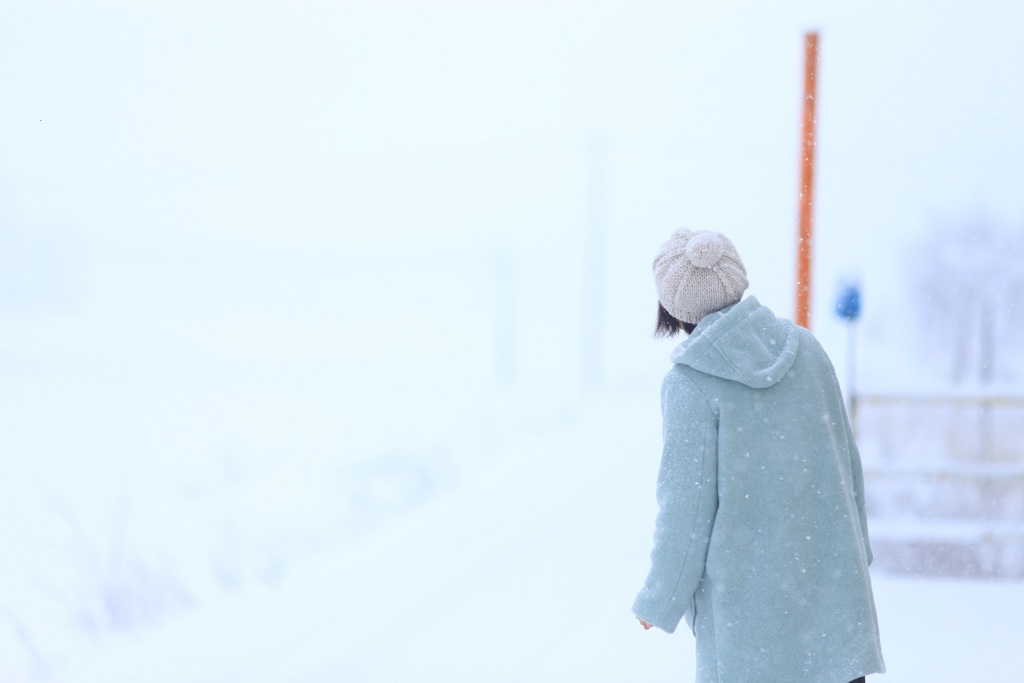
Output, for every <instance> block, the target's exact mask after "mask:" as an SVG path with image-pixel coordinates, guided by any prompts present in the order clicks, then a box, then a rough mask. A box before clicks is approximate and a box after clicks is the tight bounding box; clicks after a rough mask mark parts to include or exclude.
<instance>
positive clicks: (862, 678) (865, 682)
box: [850, 676, 867, 683]
mask: <svg viewBox="0 0 1024 683" xmlns="http://www.w3.org/2000/svg"><path fill="white" fill-rule="evenodd" d="M850 683H867V681H865V680H864V677H863V676H861V677H860V678H858V679H857V680H854V681H850Z"/></svg>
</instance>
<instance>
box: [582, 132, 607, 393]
mask: <svg viewBox="0 0 1024 683" xmlns="http://www.w3.org/2000/svg"><path fill="white" fill-rule="evenodd" d="M584 216H585V218H584V234H583V309H582V312H583V321H582V325H581V331H582V338H581V342H582V346H581V353H580V363H581V365H580V378H581V385H582V387H583V388H584V389H586V390H589V391H596V390H598V389H600V388H601V386H602V385H603V384H604V352H605V320H604V318H605V280H606V276H605V254H606V251H607V246H606V242H607V233H608V143H607V141H606V140H605V139H604V138H603V137H595V138H593V139H591V140H590V143H589V145H588V148H587V187H586V206H585V214H584Z"/></svg>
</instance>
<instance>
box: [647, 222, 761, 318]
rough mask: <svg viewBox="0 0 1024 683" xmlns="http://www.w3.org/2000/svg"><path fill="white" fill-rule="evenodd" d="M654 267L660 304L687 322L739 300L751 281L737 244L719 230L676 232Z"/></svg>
mask: <svg viewBox="0 0 1024 683" xmlns="http://www.w3.org/2000/svg"><path fill="white" fill-rule="evenodd" d="M653 269H654V282H655V286H656V287H657V290H658V300H659V301H660V302H661V305H662V306H664V307H665V310H666V311H668V312H669V313H670V314H671V315H672V317H674V318H676V319H677V320H681V321H682V322H686V323H697V322H700V319H701V318H703V317H704V316H705V315H707V314H708V313H714V312H715V311H718V310H721V309H723V308H725V307H726V306H729V305H731V304H734V303H736V302H737V301H739V300H740V299H741V298H742V297H743V292H744V291H745V290H746V289H747V286H748V284H749V283H748V282H747V271H746V269H745V268H744V267H743V262H742V261H741V260H740V255H739V253H738V252H737V251H736V247H735V246H734V245H733V243H732V242H731V241H729V238H728V237H726V236H725V235H721V234H719V233H717V232H704V231H701V232H694V231H691V230H679V231H677V232H675V233H674V234H673V235H672V237H671V238H670V239H669V240H668V242H666V243H665V244H664V245H663V246H662V247H661V249H660V250H659V251H658V255H657V256H656V257H655V259H654V265H653Z"/></svg>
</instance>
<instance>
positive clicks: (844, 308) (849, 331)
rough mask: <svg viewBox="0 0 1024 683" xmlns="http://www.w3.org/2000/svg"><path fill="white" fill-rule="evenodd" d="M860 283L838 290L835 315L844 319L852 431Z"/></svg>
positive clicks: (847, 401) (847, 385) (855, 389)
mask: <svg viewBox="0 0 1024 683" xmlns="http://www.w3.org/2000/svg"><path fill="white" fill-rule="evenodd" d="M860 309H861V295H860V285H859V284H857V283H856V282H850V283H848V284H846V285H845V286H844V287H842V288H841V289H840V290H839V298H838V299H836V315H837V316H839V317H840V318H841V319H842V320H845V321H846V412H847V414H849V416H850V422H851V423H852V424H853V429H854V433H856V431H857V387H856V385H855V382H856V379H857V367H856V362H857V344H856V341H857V338H856V328H857V319H858V318H860Z"/></svg>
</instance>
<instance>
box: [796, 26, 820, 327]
mask: <svg viewBox="0 0 1024 683" xmlns="http://www.w3.org/2000/svg"><path fill="white" fill-rule="evenodd" d="M804 49H805V51H806V55H805V56H806V59H805V63H804V116H803V150H802V155H801V156H802V158H801V164H800V234H799V237H798V239H797V252H796V262H797V265H796V269H797V272H796V324H797V325H801V326H803V327H806V328H808V329H810V327H811V251H812V247H813V246H814V239H813V238H814V216H813V213H812V209H813V208H814V123H815V107H816V97H815V96H816V88H817V72H818V34H817V32H813V31H812V32H810V33H808V34H807V35H806V36H805V37H804Z"/></svg>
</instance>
